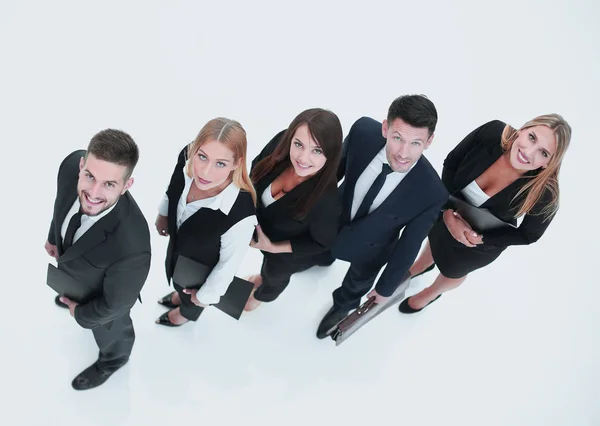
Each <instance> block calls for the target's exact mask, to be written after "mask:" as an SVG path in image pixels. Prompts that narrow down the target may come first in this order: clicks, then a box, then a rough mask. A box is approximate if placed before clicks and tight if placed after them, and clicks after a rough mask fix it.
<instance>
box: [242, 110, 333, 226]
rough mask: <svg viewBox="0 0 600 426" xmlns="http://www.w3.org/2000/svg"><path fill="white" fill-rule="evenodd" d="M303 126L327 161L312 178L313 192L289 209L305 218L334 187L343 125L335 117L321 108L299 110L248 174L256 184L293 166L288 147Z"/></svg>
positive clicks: (297, 215)
mask: <svg viewBox="0 0 600 426" xmlns="http://www.w3.org/2000/svg"><path fill="white" fill-rule="evenodd" d="M303 124H306V125H307V126H308V130H309V132H310V134H311V136H312V137H313V139H315V141H317V143H318V144H319V146H320V147H321V149H322V150H323V154H324V155H325V158H326V159H327V161H326V162H325V165H324V166H323V168H322V169H321V170H319V171H318V172H317V173H316V174H315V175H314V176H312V177H311V179H316V180H317V181H316V184H315V188H314V191H312V192H311V194H310V196H309V197H306V198H300V199H298V200H297V201H296V203H295V204H294V205H293V206H291V209H292V211H293V215H294V216H296V217H298V218H302V217H305V216H306V215H307V214H308V212H309V211H310V209H311V208H312V207H313V206H314V204H315V203H316V202H317V201H318V200H319V199H320V198H321V197H322V196H323V194H325V192H327V191H328V189H329V188H331V186H332V185H334V186H337V177H336V174H337V169H338V165H339V162H340V157H341V155H342V138H343V132H342V124H341V123H340V120H339V118H338V116H337V115H335V114H334V113H333V112H331V111H329V110H325V109H322V108H311V109H307V110H305V111H302V112H301V113H300V114H298V116H297V117H296V118H294V120H293V121H292V122H291V123H290V125H289V126H288V128H287V130H286V131H285V132H284V134H283V136H282V137H281V140H280V141H279V144H278V145H277V148H275V150H274V151H273V153H271V154H270V155H269V156H267V157H266V158H263V159H262V160H261V161H260V162H258V164H256V165H255V166H254V168H253V169H252V171H251V176H252V181H253V182H254V183H255V184H256V182H258V181H259V180H261V179H262V178H263V177H265V176H266V175H267V174H268V173H270V172H271V171H273V170H278V171H280V172H282V171H283V170H285V169H286V168H287V167H293V166H292V163H291V161H290V146H291V143H292V138H293V137H294V134H295V133H296V130H297V129H298V127H300V126H302V125H303Z"/></svg>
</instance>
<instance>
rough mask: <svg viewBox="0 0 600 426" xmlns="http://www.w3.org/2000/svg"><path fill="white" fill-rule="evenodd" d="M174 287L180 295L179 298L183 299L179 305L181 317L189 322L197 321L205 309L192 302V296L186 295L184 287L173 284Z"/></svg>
mask: <svg viewBox="0 0 600 426" xmlns="http://www.w3.org/2000/svg"><path fill="white" fill-rule="evenodd" d="M173 287H175V290H176V291H177V293H179V298H180V299H181V305H179V313H180V314H181V316H182V317H184V318H185V319H187V320H189V321H196V320H197V319H198V317H200V314H201V313H202V311H203V310H204V308H202V307H200V306H198V305H196V304H195V303H194V302H192V296H190V295H189V294H186V293H184V292H183V287H181V286H179V285H177V284H175V283H173Z"/></svg>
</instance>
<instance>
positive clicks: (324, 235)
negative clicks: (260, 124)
mask: <svg viewBox="0 0 600 426" xmlns="http://www.w3.org/2000/svg"><path fill="white" fill-rule="evenodd" d="M284 132H285V131H281V132H279V133H278V134H277V135H275V136H274V137H273V139H271V141H270V142H269V143H268V144H267V145H266V146H265V147H264V148H263V150H262V152H261V153H260V154H259V155H258V156H257V157H256V158H255V159H254V160H253V161H252V169H251V172H250V176H252V170H253V169H254V167H255V166H256V164H258V162H260V161H261V160H262V159H264V158H266V157H267V156H268V155H269V154H271V153H272V152H273V151H274V150H275V148H276V147H277V145H278V144H279V142H280V140H281V138H282V136H283V134H284ZM285 166H286V165H285V164H284V165H283V167H280V168H279V169H274V170H272V171H271V172H270V173H268V174H267V175H265V176H264V177H263V178H262V179H261V180H260V181H258V182H256V183H255V184H254V187H255V189H256V194H257V197H258V205H257V210H256V216H257V220H258V223H259V224H260V227H261V228H262V230H263V231H264V233H265V234H266V235H267V236H268V237H269V239H270V240H271V241H273V242H280V241H287V240H289V241H290V243H291V245H292V253H291V256H292V257H293V258H305V257H306V256H310V255H314V254H318V253H321V252H325V251H327V250H330V249H331V247H332V246H333V243H334V241H335V237H336V235H337V229H338V225H339V216H340V212H341V203H340V198H339V195H338V191H337V186H336V184H335V182H333V183H332V185H331V188H330V190H329V191H328V192H326V193H325V195H323V196H322V197H321V199H319V200H318V201H317V202H316V203H315V204H314V205H313V208H312V209H311V210H310V212H309V213H308V215H307V216H306V217H304V218H295V217H294V214H293V213H294V212H293V210H292V205H293V203H294V202H295V201H296V200H298V199H299V198H305V197H309V196H310V194H311V192H312V191H313V190H314V188H315V184H316V179H308V180H306V181H304V182H302V183H301V184H300V185H298V186H297V187H295V188H294V189H293V190H291V191H290V192H289V193H288V194H286V195H285V196H284V197H281V198H280V199H279V200H277V201H276V202H274V203H272V204H270V205H269V206H267V207H265V206H264V204H263V202H262V200H261V198H262V193H263V192H264V191H265V189H266V188H267V187H268V186H269V185H270V184H271V183H273V181H274V180H275V179H276V178H277V177H278V176H279V175H280V174H281V173H282V172H283V170H284V169H285Z"/></svg>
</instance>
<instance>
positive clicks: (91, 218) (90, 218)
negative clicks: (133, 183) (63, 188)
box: [75, 197, 121, 223]
mask: <svg viewBox="0 0 600 426" xmlns="http://www.w3.org/2000/svg"><path fill="white" fill-rule="evenodd" d="M120 198H121V197H119V199H120ZM118 202H119V200H117V202H116V203H114V204H113V205H112V206H110V207H109V208H107V209H106V210H104V211H103V212H102V213H100V214H97V215H96V216H88V215H87V214H85V213H83V214H82V215H81V217H82V218H86V220H89V221H92V222H93V223H96V222H98V221H99V220H100V219H102V218H103V217H104V216H106V215H107V214H109V213H110V212H111V211H113V209H114V208H115V206H116V205H117V203H118ZM75 205H76V206H77V207H76V208H75V211H76V212H78V211H79V210H80V209H81V202H80V201H79V197H77V198H76V199H75Z"/></svg>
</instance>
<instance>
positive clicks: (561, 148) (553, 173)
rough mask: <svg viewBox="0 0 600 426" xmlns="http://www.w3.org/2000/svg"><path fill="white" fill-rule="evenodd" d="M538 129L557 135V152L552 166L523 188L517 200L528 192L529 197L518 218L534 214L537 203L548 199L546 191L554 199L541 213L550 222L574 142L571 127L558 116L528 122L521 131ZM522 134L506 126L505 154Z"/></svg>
mask: <svg viewBox="0 0 600 426" xmlns="http://www.w3.org/2000/svg"><path fill="white" fill-rule="evenodd" d="M534 126H547V127H549V128H550V129H551V130H552V131H553V132H554V136H555V137H556V152H555V153H554V155H552V158H550V161H549V162H548V166H547V167H546V168H545V169H542V170H540V171H539V173H537V174H536V175H535V176H533V177H531V180H530V181H529V182H527V183H526V184H525V185H523V187H522V188H521V189H520V190H519V192H518V193H517V195H515V197H514V198H513V201H514V199H516V198H518V197H519V196H521V195H523V194H525V193H526V192H527V195H526V196H525V199H524V201H523V203H522V204H521V205H520V207H519V209H518V211H517V214H516V216H517V217H519V216H522V215H524V214H526V213H529V212H531V210H532V209H533V208H534V206H535V205H536V203H537V202H538V201H539V200H540V199H541V198H542V197H543V196H544V193H545V191H549V192H550V196H551V197H552V199H551V200H550V202H549V203H548V204H547V205H546V206H544V207H543V209H542V210H541V211H540V214H543V215H545V216H546V220H547V219H549V218H550V217H552V216H553V215H554V214H556V212H557V211H558V207H559V195H560V194H559V187H558V173H559V172H560V166H561V164H562V161H563V158H564V156H565V153H566V152H567V148H568V147H569V144H570V142H571V126H569V123H567V122H566V121H565V119H564V118H562V116H560V115H558V114H546V115H540V116H539V117H536V118H534V119H533V120H531V121H528V122H527V123H525V124H524V125H523V126H522V127H521V128H520V129H519V131H521V130H525V129H527V128H529V127H534ZM519 131H517V130H516V129H515V128H514V127H512V126H510V125H506V127H505V128H504V131H503V132H502V142H501V144H502V149H503V150H504V152H507V151H509V150H510V149H511V148H512V145H513V143H514V142H515V140H516V139H517V137H518V132H519Z"/></svg>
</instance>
